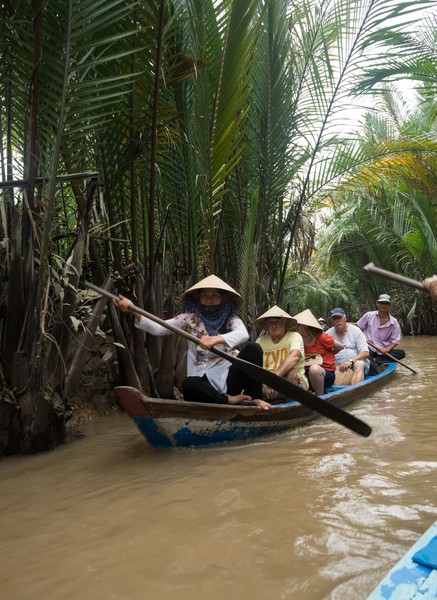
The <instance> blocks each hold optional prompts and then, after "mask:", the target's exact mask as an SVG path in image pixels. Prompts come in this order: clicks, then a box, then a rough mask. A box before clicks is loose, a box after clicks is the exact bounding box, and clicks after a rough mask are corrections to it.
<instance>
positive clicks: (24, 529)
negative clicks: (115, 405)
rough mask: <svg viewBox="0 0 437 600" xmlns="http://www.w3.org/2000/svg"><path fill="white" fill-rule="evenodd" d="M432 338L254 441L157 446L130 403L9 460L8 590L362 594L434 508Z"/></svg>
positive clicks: (73, 595)
mask: <svg viewBox="0 0 437 600" xmlns="http://www.w3.org/2000/svg"><path fill="white" fill-rule="evenodd" d="M436 341H437V340H436V338H432V337H420V338H414V339H413V338H406V339H405V340H404V341H403V344H402V345H403V347H404V348H405V349H406V350H407V352H408V354H407V358H406V359H405V360H404V362H405V363H406V364H408V365H410V366H411V367H413V368H415V369H417V370H418V371H419V373H418V374H413V373H411V372H410V371H409V370H407V369H405V368H403V367H400V366H399V367H398V369H397V373H396V375H395V378H394V380H393V381H392V382H391V383H390V384H388V385H387V386H386V387H385V388H384V389H383V390H382V391H380V392H379V393H377V394H375V395H372V396H368V397H367V398H365V399H362V400H358V401H357V402H356V403H354V404H352V405H350V406H348V407H347V410H349V411H350V412H352V413H353V414H355V415H356V416H358V417H360V418H362V419H363V420H365V421H367V422H368V423H369V424H370V425H371V426H372V427H373V433H372V435H371V436H370V437H369V438H362V437H360V436H358V435H356V434H354V433H352V432H350V431H349V430H347V429H344V428H343V427H341V426H339V425H337V424H335V423H333V422H331V421H328V420H327V419H325V418H320V419H317V420H316V421H314V422H313V423H311V424H309V425H306V426H304V427H301V428H299V429H296V430H293V431H290V432H287V433H284V434H280V435H277V436H273V437H271V438H266V439H262V440H261V441H257V442H256V443H247V444H240V445H228V446H217V447H212V448H202V449H185V450H170V451H153V450H150V449H148V447H147V445H146V442H145V441H144V439H143V438H142V436H141V435H140V433H139V432H138V430H137V429H136V427H135V426H134V424H133V423H132V422H131V421H130V419H129V418H128V417H127V416H126V415H125V414H124V413H121V414H118V415H114V416H110V417H105V418H104V419H102V420H101V421H99V422H98V423H95V424H93V425H90V426H88V428H87V429H86V430H84V433H85V434H86V435H85V437H84V438H83V439H81V440H78V441H76V442H74V443H71V444H69V445H66V446H63V447H61V448H58V449H57V450H56V451H54V452H51V453H47V454H44V455H38V456H32V457H24V458H21V457H16V458H10V459H6V460H3V461H1V462H0V481H1V495H0V532H1V545H0V598H4V599H5V600H6V599H7V600H30V599H32V600H64V599H65V600H73V599H74V600H75V599H82V600H140V599H141V600H144V599H146V600H149V599H150V600H161V599H162V600H164V599H166V600H167V599H168V600H191V599H200V598H202V599H205V600H206V599H207V600H222V599H224V598H226V599H237V600H243V599H244V600H246V599H251V600H264V599H266V600H267V599H268V600H271V599H273V600H276V599H277V600H282V599H293V600H294V599H296V600H322V599H330V600H361V599H363V600H364V599H365V598H366V597H367V595H368V594H369V593H370V592H371V590H372V589H373V588H374V586H375V585H376V583H377V582H378V581H379V580H380V579H381V578H382V577H383V576H384V575H385V574H386V572H387V571H388V570H389V569H390V568H391V567H392V566H393V565H394V564H395V563H396V562H397V560H398V559H399V558H400V557H401V556H402V555H403V554H404V553H405V551H406V550H407V549H408V548H409V547H410V546H411V545H412V544H413V543H414V542H415V541H416V540H417V539H418V538H419V537H420V535H421V534H422V533H423V532H424V531H425V530H426V529H427V528H428V527H429V526H430V525H431V524H432V523H433V522H434V521H435V519H436V518H437V494H436V491H437V490H436V488H437V477H436V475H437V454H436V433H437V423H436V417H437V397H436V383H437V372H436V370H435V364H436V363H437V345H436Z"/></svg>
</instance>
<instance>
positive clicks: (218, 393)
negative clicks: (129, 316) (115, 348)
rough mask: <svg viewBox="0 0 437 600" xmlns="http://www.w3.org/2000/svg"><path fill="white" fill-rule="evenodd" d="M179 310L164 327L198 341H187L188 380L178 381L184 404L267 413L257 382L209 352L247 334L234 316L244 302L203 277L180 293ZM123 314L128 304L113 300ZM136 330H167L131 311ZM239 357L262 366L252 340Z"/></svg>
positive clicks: (160, 332)
mask: <svg viewBox="0 0 437 600" xmlns="http://www.w3.org/2000/svg"><path fill="white" fill-rule="evenodd" d="M182 301H183V304H184V308H183V312H182V313H181V314H179V315H177V316H175V317H173V318H172V319H167V320H166V323H168V324H169V325H172V326H175V327H178V328H179V329H182V330H183V331H186V332H188V333H190V334H192V335H194V336H196V337H197V338H198V339H199V344H195V343H194V342H191V341H188V351H187V377H186V378H185V380H184V381H183V383H182V391H183V394H184V400H186V401H189V402H213V403H216V404H255V405H257V406H260V407H261V408H263V409H265V410H267V409H269V408H270V405H269V404H268V403H267V402H265V401H264V400H261V394H262V387H261V384H260V383H258V382H257V381H255V380H254V379H252V378H251V377H250V376H248V375H246V374H245V373H243V372H242V371H241V370H239V369H238V368H237V367H235V366H234V365H230V363H229V362H228V361H227V360H225V359H224V358H221V357H220V356H217V355H216V354H213V353H212V352H210V350H211V348H213V347H215V346H217V348H219V349H221V350H223V351H225V352H229V353H231V352H235V348H236V347H237V346H240V345H242V344H244V343H245V342H247V340H248V339H249V334H248V332H247V329H246V327H245V325H244V323H243V321H242V320H241V319H240V317H239V316H238V315H237V310H238V306H240V305H241V304H242V302H243V298H242V297H241V296H240V294H239V293H238V292H236V291H235V290H234V289H233V288H232V287H231V286H229V285H228V284H227V283H225V282H224V281H223V280H222V279H220V278H219V277H217V276H216V275H210V276H209V277H206V278H205V279H202V280H201V281H199V282H198V283H196V284H195V285H193V286H192V287H190V288H189V289H188V290H186V291H185V292H184V294H183V295H182ZM114 304H115V306H117V307H118V308H119V309H120V310H122V311H123V312H130V309H131V307H132V306H133V304H132V302H131V301H130V300H129V299H128V298H125V297H124V296H121V295H120V296H119V298H118V300H117V301H115V300H114ZM135 326H136V327H138V328H139V329H143V330H145V331H147V332H148V333H150V334H152V335H158V336H164V335H170V334H171V331H169V330H168V329H166V328H165V327H163V326H162V325H159V324H158V323H155V322H154V321H152V320H151V319H148V318H147V317H144V316H141V315H139V314H138V313H135ZM238 356H239V358H242V359H243V360H246V361H248V362H252V363H254V364H258V365H259V366H261V365H262V350H261V348H260V347H259V346H258V345H257V344H255V343H254V342H249V343H247V344H246V345H245V346H244V348H243V349H242V350H241V352H239V354H238Z"/></svg>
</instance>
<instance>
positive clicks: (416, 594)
mask: <svg viewBox="0 0 437 600" xmlns="http://www.w3.org/2000/svg"><path fill="white" fill-rule="evenodd" d="M436 567H437V521H436V522H435V523H434V524H433V525H431V527H430V528H429V529H428V530H427V531H426V532H425V533H424V534H423V535H422V537H421V538H420V539H419V540H418V541H417V542H416V543H415V544H414V546H412V548H410V550H408V552H407V553H406V554H405V556H404V557H403V558H401V560H400V561H399V562H398V563H396V565H395V566H394V567H393V569H392V570H391V571H390V572H389V573H388V575H387V576H386V577H384V579H383V580H382V581H381V583H379V584H378V585H377V587H376V588H375V589H374V590H373V592H372V593H371V594H370V596H368V598H367V600H435V599H436V598H437V569H436Z"/></svg>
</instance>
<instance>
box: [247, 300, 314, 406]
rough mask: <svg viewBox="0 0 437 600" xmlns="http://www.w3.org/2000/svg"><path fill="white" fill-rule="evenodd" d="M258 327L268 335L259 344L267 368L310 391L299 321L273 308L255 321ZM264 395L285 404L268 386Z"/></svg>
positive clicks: (259, 339) (262, 337)
mask: <svg viewBox="0 0 437 600" xmlns="http://www.w3.org/2000/svg"><path fill="white" fill-rule="evenodd" d="M255 325H256V326H257V327H258V328H259V329H263V330H264V331H265V332H264V333H263V334H262V335H260V337H259V338H258V339H257V340H256V341H257V343H258V344H259V345H260V346H261V348H262V349H263V366H264V368H265V369H267V370H268V371H272V372H274V373H275V374H276V375H279V376H280V377H284V378H285V379H287V380H288V381H290V382H291V383H294V384H295V385H298V386H300V387H302V388H303V389H304V390H308V388H309V385H308V380H307V378H306V377H305V361H304V357H305V350H304V347H303V340H302V336H301V335H300V334H299V333H297V331H294V330H295V329H296V326H297V321H296V320H295V319H293V317H292V316H290V315H289V314H288V313H286V312H285V311H283V310H282V308H279V306H273V307H272V308H270V309H269V310H268V311H267V312H265V313H264V314H262V315H261V316H260V317H258V318H257V319H256V320H255ZM263 395H264V396H265V397H266V398H268V400H274V399H276V400H277V401H278V400H279V401H281V398H280V395H279V394H278V392H277V391H276V390H273V389H271V388H269V387H267V386H263Z"/></svg>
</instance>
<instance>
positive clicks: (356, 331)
mask: <svg viewBox="0 0 437 600" xmlns="http://www.w3.org/2000/svg"><path fill="white" fill-rule="evenodd" d="M330 315H331V323H332V325H333V326H332V327H331V328H330V329H328V331H327V332H326V333H327V334H328V335H331V336H332V337H333V338H334V340H336V341H337V342H340V343H342V344H343V346H344V348H343V350H340V352H338V353H337V354H336V355H335V365H336V370H337V373H336V381H335V383H336V384H337V385H349V384H352V385H353V384H355V383H359V382H360V381H363V380H364V377H365V376H366V374H367V372H368V370H369V367H370V362H369V347H368V345H367V342H366V338H365V337H364V334H363V332H362V331H361V329H360V328H359V327H356V325H352V324H351V323H347V322H346V313H345V312H344V310H343V309H342V308H333V309H332V310H331V312H330Z"/></svg>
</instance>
